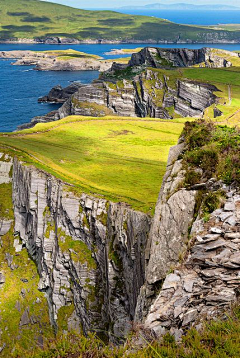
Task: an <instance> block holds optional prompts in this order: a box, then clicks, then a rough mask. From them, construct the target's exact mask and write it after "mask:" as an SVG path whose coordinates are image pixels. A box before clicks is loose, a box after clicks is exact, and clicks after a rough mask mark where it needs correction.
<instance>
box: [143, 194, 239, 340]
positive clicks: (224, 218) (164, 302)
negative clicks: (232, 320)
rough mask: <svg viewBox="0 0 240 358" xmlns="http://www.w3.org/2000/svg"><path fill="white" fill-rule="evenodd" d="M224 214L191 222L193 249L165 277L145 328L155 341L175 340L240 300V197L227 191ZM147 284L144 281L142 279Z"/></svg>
mask: <svg viewBox="0 0 240 358" xmlns="http://www.w3.org/2000/svg"><path fill="white" fill-rule="evenodd" d="M226 192H227V200H226V202H225V205H224V207H223V209H217V210H215V211H214V212H213V213H212V214H211V218H210V220H209V222H208V223H207V224H204V222H203V221H202V220H198V221H196V222H195V225H194V227H193V230H192V236H193V238H192V240H193V242H194V244H193V245H192V248H191V250H190V252H189V254H188V257H187V259H186V260H185V262H184V264H182V265H179V267H178V268H176V269H175V270H174V271H173V272H172V273H171V274H169V275H167V277H166V279H165V280H164V282H163V285H162V287H161V291H160V294H159V295H158V296H157V298H156V299H155V300H154V303H153V304H152V306H151V308H150V310H149V313H148V315H147V318H146V320H145V327H147V328H148V329H149V328H150V329H153V330H154V332H155V333H156V334H157V336H162V335H163V334H164V333H166V332H167V330H170V333H172V334H173V335H174V336H175V338H176V339H177V340H178V339H180V338H181V336H182V335H183V333H184V332H185V331H186V330H187V329H189V328H190V327H191V326H192V325H195V326H197V328H198V329H201V327H202V325H201V322H202V321H203V320H206V319H215V318H216V317H218V316H219V315H220V314H221V313H224V312H225V311H226V310H228V309H229V307H230V306H231V305H232V304H235V303H236V302H237V301H238V299H239V296H240V195H239V194H238V193H237V191H236V190H235V189H231V188H226ZM147 279H148V276H147Z"/></svg>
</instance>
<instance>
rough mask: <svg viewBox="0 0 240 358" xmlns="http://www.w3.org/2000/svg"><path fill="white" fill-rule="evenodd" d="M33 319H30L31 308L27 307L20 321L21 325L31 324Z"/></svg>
mask: <svg viewBox="0 0 240 358" xmlns="http://www.w3.org/2000/svg"><path fill="white" fill-rule="evenodd" d="M30 323H31V321H30V317H29V308H26V309H25V311H24V312H23V314H22V317H21V319H20V323H19V326H20V327H22V326H28V325H30Z"/></svg>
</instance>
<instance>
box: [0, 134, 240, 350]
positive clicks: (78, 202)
mask: <svg viewBox="0 0 240 358" xmlns="http://www.w3.org/2000/svg"><path fill="white" fill-rule="evenodd" d="M185 149H186V148H185V143H184V142H183V139H182V138H180V140H179V143H178V145H177V146H175V147H173V148H172V149H171V150H170V153H169V159H168V164H167V170H166V174H165V177H164V180H163V183H162V187H161V191H160V194H159V199H158V202H157V205H156V210H155V215H154V218H153V219H152V220H151V219H150V218H149V217H148V216H147V215H145V214H143V213H140V212H136V211H134V210H132V209H130V208H129V207H128V206H127V205H126V204H124V203H112V202H108V201H106V200H104V199H99V198H96V197H92V196H90V195H86V194H84V193H81V194H79V195H77V194H76V193H74V190H73V188H72V187H71V186H69V185H67V184H66V183H63V182H61V181H60V180H58V179H56V178H54V177H53V176H51V175H50V174H47V173H45V172H43V171H40V170H38V169H36V168H34V167H31V166H26V165H24V164H23V163H21V162H19V161H18V160H17V159H15V160H14V162H13V176H12V179H11V175H10V174H11V166H12V160H11V158H10V157H8V156H6V155H4V161H3V162H5V164H4V165H3V164H2V163H0V168H1V171H0V172H1V173H2V179H1V180H2V183H7V184H9V182H10V181H11V180H12V193H13V207H14V231H15V237H16V238H15V239H14V248H15V252H16V253H19V252H21V250H22V249H23V248H24V247H26V248H27V250H28V253H29V255H30V257H31V258H32V260H34V262H35V263H36V266H37V269H38V273H39V276H40V280H39V283H38V289H39V290H40V291H41V292H44V293H45V296H46V297H47V300H48V307H49V315H50V320H51V323H52V325H53V326H54V327H55V328H56V329H57V328H58V326H59V323H61V322H62V321H65V323H66V324H67V327H68V329H69V330H71V329H74V330H77V331H79V332H83V333H87V332H89V331H94V332H97V333H99V332H101V335H102V337H103V338H107V339H109V338H110V340H111V341H113V342H116V343H117V342H120V341H122V340H123V339H124V337H125V336H126V335H127V333H128V332H129V330H130V328H131V322H132V321H135V322H136V323H139V322H141V323H142V324H143V326H144V328H145V329H147V330H151V331H153V332H154V333H155V335H157V336H158V337H160V336H162V335H163V334H164V333H166V332H167V331H170V333H172V334H173V335H175V337H176V339H180V338H181V336H182V334H183V333H184V332H185V330H186V329H188V328H189V327H191V326H193V325H194V326H197V328H200V327H201V325H199V324H200V323H201V321H202V320H204V319H206V318H212V317H216V316H217V315H219V314H221V313H222V312H224V311H225V310H226V309H228V308H229V307H230V305H231V304H232V303H233V302H236V301H237V300H238V297H239V289H240V279H239V272H240V260H239V257H240V252H239V251H240V230H239V227H240V194H239V191H238V190H239V189H237V188H233V187H227V186H224V185H223V184H222V183H221V182H217V183H215V184H214V182H213V180H212V179H210V180H208V182H207V183H205V184H204V188H205V190H209V191H214V190H215V189H216V188H217V189H219V187H221V189H222V191H223V192H224V193H225V202H224V205H223V207H222V209H218V210H215V211H214V212H213V213H212V214H211V217H210V220H209V222H207V223H204V221H203V220H200V216H199V212H200V206H199V203H198V190H200V188H202V187H203V185H199V186H198V185H197V186H196V185H195V186H193V187H190V188H188V189H185V188H184V185H183V183H184V179H185V175H186V172H185V170H184V168H183V162H182V159H180V158H181V155H182V153H183V152H184V150H185ZM7 163H10V164H9V165H8V164H7ZM200 204H201V203H200ZM1 220H2V221H1V223H0V236H1V235H5V234H6V232H7V231H8V230H9V228H10V226H11V225H12V220H5V219H1ZM0 246H1V240H0ZM0 250H1V247H0ZM5 260H6V262H7V265H8V267H9V269H10V270H12V271H14V270H15V269H16V268H17V266H16V265H15V262H14V255H13V254H11V253H8V252H7V254H6V255H5ZM169 272H171V273H169ZM5 280H6V278H5V274H4V272H2V271H1V272H0V289H1V287H2V286H4V285H5ZM27 281H28V280H26V279H25V278H24V277H21V282H22V283H24V282H27ZM21 295H22V296H24V295H26V291H25V290H24V289H23V290H22V291H21ZM66 309H68V311H67V312H68V314H65V316H62V314H63V313H62V312H63V311H64V310H66ZM16 310H17V311H19V312H20V311H21V305H20V303H19V302H16ZM32 322H34V317H33V316H32V315H30V314H29V308H28V307H25V308H24V310H22V311H21V315H20V321H19V326H20V327H25V326H29V324H32Z"/></svg>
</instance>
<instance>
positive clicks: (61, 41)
mask: <svg viewBox="0 0 240 358" xmlns="http://www.w3.org/2000/svg"><path fill="white" fill-rule="evenodd" d="M203 42H204V43H209V44H217V43H219V44H221V43H232V44H237V43H240V39H236V40H231V39H226V38H225V37H223V38H218V37H214V36H213V37H211V36H209V37H206V38H204V40H202V39H199V40H192V39H186V40H181V39H178V40H176V41H169V40H165V39H159V40H154V39H151V38H149V39H147V40H139V39H134V38H132V39H122V40H117V39H116V40H108V39H101V38H99V39H86V40H78V39H75V38H70V37H67V38H66V37H46V38H34V39H31V38H9V39H4V38H1V39H0V43H10V44H11V43H15V44H18V43H25V44H50V45H57V44H58V45H70V44H76V45H77V44H140V43H142V44H201V43H203Z"/></svg>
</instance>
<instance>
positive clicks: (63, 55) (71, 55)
mask: <svg viewBox="0 0 240 358" xmlns="http://www.w3.org/2000/svg"><path fill="white" fill-rule="evenodd" d="M39 53H43V54H47V55H50V56H54V57H57V58H58V59H59V60H69V59H93V60H101V59H102V57H100V56H97V55H92V54H88V53H85V52H81V51H76V50H72V49H69V50H54V51H53V50H49V51H39Z"/></svg>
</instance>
